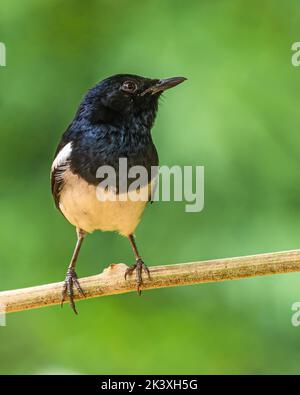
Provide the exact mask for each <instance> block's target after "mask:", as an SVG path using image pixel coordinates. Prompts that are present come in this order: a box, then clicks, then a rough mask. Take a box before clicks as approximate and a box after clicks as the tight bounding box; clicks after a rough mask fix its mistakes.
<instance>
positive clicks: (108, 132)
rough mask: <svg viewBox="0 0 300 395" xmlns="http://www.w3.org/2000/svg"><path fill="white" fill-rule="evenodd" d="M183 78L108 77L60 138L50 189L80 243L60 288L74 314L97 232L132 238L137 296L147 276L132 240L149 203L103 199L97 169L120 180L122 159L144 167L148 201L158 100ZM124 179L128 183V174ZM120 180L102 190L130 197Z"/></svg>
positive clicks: (87, 98) (154, 158)
mask: <svg viewBox="0 0 300 395" xmlns="http://www.w3.org/2000/svg"><path fill="white" fill-rule="evenodd" d="M185 79H186V78H183V77H174V78H167V79H160V80H159V79H150V78H144V77H140V76H137V75H131V74H118V75H114V76H112V77H109V78H106V79H104V80H103V81H101V82H100V83H98V84H97V85H96V86H94V87H93V88H92V89H90V90H89V91H88V92H87V94H86V96H85V97H84V98H83V100H82V102H81V104H80V105H79V108H78V110H77V112H76V114H75V117H74V119H73V121H72V122H71V124H70V125H69V127H68V128H67V130H66V131H65V133H64V134H63V136H62V138H61V140H60V143H59V145H58V147H57V150H56V153H55V157H54V161H53V163H52V167H51V188H52V194H53V198H54V201H55V205H56V207H57V208H58V209H59V210H60V211H61V213H62V214H63V215H64V216H65V218H66V219H67V220H68V221H69V222H70V223H71V224H72V225H73V226H75V227H76V231H77V243H76V246H75V250H74V253H73V256H72V259H71V262H70V264H69V267H68V270H67V274H66V278H65V282H64V286H63V290H62V303H63V302H64V300H65V298H66V296H68V298H69V301H70V305H71V307H72V309H73V310H74V312H75V313H76V314H77V311H76V307H75V303H74V292H73V287H75V288H76V289H77V290H78V292H79V293H80V294H81V295H82V296H84V292H83V290H82V289H81V287H80V284H79V281H78V279H77V275H76V272H75V265H76V261H77V257H78V254H79V250H80V247H81V245H82V242H83V240H84V237H85V236H86V234H88V233H91V232H93V231H95V230H101V231H116V232H119V233H120V234H121V235H123V236H125V237H128V239H129V241H130V244H131V246H132V249H133V252H134V254H135V258H136V263H135V264H134V265H133V266H131V267H130V268H128V270H127V272H126V274H125V280H126V276H127V275H130V274H132V273H133V272H134V271H136V284H137V290H138V292H139V294H140V289H141V285H142V272H143V270H144V271H145V272H146V273H147V274H148V275H149V270H148V268H147V266H146V265H145V264H144V262H143V260H142V258H141V256H140V254H139V252H138V249H137V246H136V243H135V239H134V231H135V229H136V227H137V225H138V223H139V221H140V218H141V215H142V213H143V211H144V209H145V206H146V204H147V200H148V199H140V200H134V199H130V198H128V199H126V198H125V199H117V200H113V199H106V200H105V199H99V195H98V193H97V188H98V186H99V183H100V181H101V179H99V177H98V176H97V170H98V169H99V168H101V167H102V166H110V167H112V168H113V169H115V171H116V174H117V175H118V176H119V175H120V172H119V170H120V169H119V160H120V158H126V160H127V165H128V169H130V168H131V167H133V166H143V167H144V168H145V169H147V171H148V175H149V176H148V178H147V182H145V183H144V184H145V185H142V188H140V189H144V190H146V194H147V196H149V199H150V195H151V192H152V190H153V187H154V183H155V180H154V179H153V178H154V177H153V176H152V178H151V172H150V169H151V167H155V166H157V165H158V155H157V151H156V148H155V145H154V144H153V141H152V137H151V128H152V126H153V123H154V120H155V116H156V113H157V109H158V101H159V97H160V95H161V93H162V92H163V91H165V90H166V89H169V88H172V87H174V86H176V85H178V84H180V83H181V82H183V81H184V80H185ZM123 177H126V179H127V180H126V181H129V178H128V173H127V174H126V175H125V176H123ZM116 178H117V180H116V185H115V186H111V188H110V185H109V186H108V187H107V188H105V189H104V190H103V192H104V194H105V193H107V194H111V193H113V194H115V195H116V196H117V197H118V196H119V195H120V194H123V195H124V194H125V197H126V196H127V197H128V194H129V193H130V192H129V188H130V182H128V183H127V184H128V189H127V190H121V187H120V177H116ZM121 181H122V180H121ZM131 182H132V179H131ZM113 187H114V188H113ZM98 192H99V191H98ZM139 192H140V191H139ZM123 197H124V196H123Z"/></svg>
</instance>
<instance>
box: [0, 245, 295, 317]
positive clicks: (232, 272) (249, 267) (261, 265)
mask: <svg viewBox="0 0 300 395" xmlns="http://www.w3.org/2000/svg"><path fill="white" fill-rule="evenodd" d="M126 269H127V266H126V265H125V264H123V263H119V264H112V265H110V266H109V267H108V268H106V269H104V271H103V272H102V273H101V274H98V275H95V276H90V277H85V278H82V279H80V284H81V286H82V288H83V290H84V292H85V295H86V298H94V297H97V296H106V295H114V294H121V293H126V292H132V291H135V280H134V276H132V277H131V278H130V279H127V281H125V280H124V273H125V270H126ZM298 271H300V250H293V251H285V252H275V253H269V254H260V255H252V256H244V257H238V258H226V259H215V260H209V261H202V262H192V263H180V264H177V265H168V266H154V267H150V273H151V279H150V280H148V279H147V278H146V277H147V276H144V277H145V278H144V283H143V290H147V289H153V288H164V287H175V286H180V285H191V284H200V283H207V282H218V281H225V280H237V279H242V278H247V277H257V276H266V275H270V274H282V273H289V272H298ZM62 285H63V283H62V282H59V283H53V284H47V285H39V286H36V287H31V288H23V289H16V290H12V291H4V292H0V306H2V307H1V309H2V310H1V311H2V312H3V311H5V312H7V313H9V312H15V311H22V310H28V309H36V308H39V307H44V306H50V305H55V304H59V303H60V297H61V289H62ZM74 293H75V299H82V298H81V297H80V295H78V292H77V291H76V290H74Z"/></svg>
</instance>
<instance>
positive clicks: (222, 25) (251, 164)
mask: <svg viewBox="0 0 300 395" xmlns="http://www.w3.org/2000/svg"><path fill="white" fill-rule="evenodd" d="M299 26H300V6H299V2H298V1H296V0H295V1H291V0H288V1H285V2H282V1H276V0H269V1H258V0H254V1H251V2H248V3H245V1H243V0H231V1H226V0H223V1H210V0H207V1H185V2H184V1H179V0H163V1H162V0H160V1H158V0H151V1H148V0H147V1H137V0H136V1H133V0H132V1H129V0H115V1H109V0H102V1H100V0H99V1H95V0H94V1H88V2H84V1H64V2H61V1H54V0H48V1H47V2H41V1H38V0H24V1H22V2H20V1H18V0H2V1H1V6H0V41H2V42H4V43H5V44H6V47H7V67H1V68H0V81H1V82H0V83H1V90H0V114H1V143H0V176H1V189H0V218H1V226H0V236H1V239H0V240H1V248H0V289H1V290H6V289H13V288H20V287H27V286H32V285H38V284H43V283H49V282H55V281H61V280H63V278H64V276H65V271H66V267H67V264H68V262H69V259H70V255H71V253H72V249H73V247H74V242H75V233H74V229H73V228H72V226H71V225H70V224H68V223H67V222H66V221H65V220H64V218H63V217H62V216H61V215H60V214H59V213H58V212H57V211H56V210H55V208H54V204H53V202H52V197H51V193H50V188H49V168H50V166H51V162H52V158H53V153H54V150H55V148H56V144H57V142H58V139H59V138H60V135H61V133H62V132H63V131H64V129H65V128H66V126H67V125H68V123H69V122H70V120H71V119H72V117H73V115H74V112H75V110H76V107H77V105H78V103H79V101H80V99H81V97H82V95H83V94H84V93H85V92H86V90H87V89H88V88H89V87H91V86H93V85H94V84H95V83H96V82H97V81H99V80H101V79H102V78H104V77H106V76H109V75H112V74H115V73H136V74H141V75H145V76H149V77H155V78H156V77H158V78H159V77H169V76H175V75H184V76H186V77H188V79H189V80H188V81H187V82H186V83H185V84H183V85H181V86H180V87H178V88H176V89H174V90H173V91H170V92H167V93H166V94H165V100H164V101H163V103H162V104H161V106H160V111H159V114H158V118H157V121H156V124H155V127H154V130H153V137H154V141H155V143H156V145H157V148H158V151H159V154H160V162H161V164H167V165H174V164H180V165H191V164H192V165H196V164H197V165H204V166H205V208H204V210H203V212H201V213H185V211H184V204H183V203H160V202H157V203H155V204H153V205H152V206H151V207H148V208H147V210H146V212H145V214H144V217H143V221H142V223H141V224H140V226H139V227H138V230H137V237H138V241H139V244H140V249H141V251H142V254H143V256H144V260H145V261H146V262H147V263H148V264H149V265H157V264H171V263H179V262H188V261H193V260H200V259H212V258H219V257H229V256H239V255H247V254H256V253H262V252H271V251H280V250H288V249H294V248H298V247H299V246H300V231H299V228H300V183H299V153H300V139H299V132H300V129H299V122H300V121H299V108H300V67H299V68H297V67H293V66H292V64H291V55H292V51H291V45H292V43H293V42H295V41H300V28H299ZM112 262H125V263H127V264H130V263H133V256H132V252H131V250H130V247H129V245H128V242H127V240H126V239H124V238H121V237H120V236H118V235H117V234H112V233H103V234H101V233H99V232H98V233H95V234H93V235H91V236H90V237H89V238H88V239H87V241H86V243H85V245H84V247H83V250H82V253H81V255H80V258H79V262H78V274H79V275H80V276H88V275H92V274H95V273H98V272H100V271H102V270H103V268H104V267H106V266H107V265H108V264H110V263H112ZM299 300H300V275H299V274H289V275H282V276H270V277H265V278H256V279H249V280H241V281H230V282H224V283H216V284H206V285H198V286H190V287H178V288H173V289H163V290H153V291H148V292H145V293H144V294H143V297H142V298H138V297H137V296H136V294H127V295H120V296H113V297H105V298H98V299H94V300H87V301H84V302H78V309H79V313H80V314H79V316H78V317H76V316H74V314H73V313H72V311H71V309H70V308H69V306H67V305H66V306H65V308H64V309H63V310H61V309H60V308H59V307H58V306H55V307H48V308H45V309H39V310H36V311H27V312H21V313H16V314H12V315H9V316H8V317H7V326H6V327H2V328H0V373H2V374H4V373H9V374H11V373H25V374H32V373H33V374H36V373H59V372H62V373H83V374H86V373H92V374H96V373H103V374H104V373H107V374H118V373H128V374H139V373H161V374H162V373H182V374H183V373H185V374H188V373H209V374H210V373H300V352H299V351H300V328H299V327H298V328H296V327H293V326H292V325H291V316H292V311H291V306H292V304H293V303H294V302H295V301H299Z"/></svg>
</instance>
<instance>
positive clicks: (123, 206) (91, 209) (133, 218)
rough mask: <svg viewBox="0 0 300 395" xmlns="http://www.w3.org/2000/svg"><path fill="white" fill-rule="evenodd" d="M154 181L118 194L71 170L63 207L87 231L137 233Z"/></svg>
mask: <svg viewBox="0 0 300 395" xmlns="http://www.w3.org/2000/svg"><path fill="white" fill-rule="evenodd" d="M154 184H155V181H152V182H150V183H149V185H146V186H144V187H143V188H141V189H140V190H139V192H138V195H137V192H136V191H133V192H129V193H126V194H122V195H117V194H116V193H115V192H114V191H112V190H110V189H108V190H104V189H101V188H100V187H99V186H95V185H93V184H89V183H88V182H87V181H86V180H84V179H83V178H82V177H80V176H79V175H77V174H74V173H73V172H72V171H71V170H67V171H65V172H64V174H63V188H62V191H61V194H60V199H59V208H60V210H61V211H62V213H63V214H64V216H65V217H66V218H67V220H68V221H69V222H70V223H71V224H73V225H74V226H76V227H78V228H80V229H83V230H84V231H86V232H93V231H94V230H102V231H117V232H119V233H120V234H122V235H124V236H128V235H130V234H132V233H134V231H135V228H136V227H137V225H138V223H139V221H140V218H141V215H142V213H143V211H144V209H145V206H146V204H147V200H148V197H149V196H150V194H151V191H152V189H153V188H154Z"/></svg>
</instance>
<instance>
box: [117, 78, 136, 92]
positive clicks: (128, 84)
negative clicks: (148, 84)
mask: <svg viewBox="0 0 300 395" xmlns="http://www.w3.org/2000/svg"><path fill="white" fill-rule="evenodd" d="M121 89H122V90H123V91H124V92H129V93H133V92H135V91H136V90H137V85H136V83H135V82H133V81H125V82H124V83H123V85H122V88H121Z"/></svg>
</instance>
